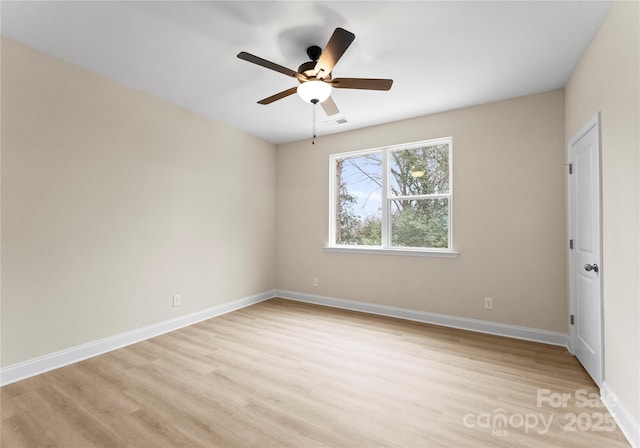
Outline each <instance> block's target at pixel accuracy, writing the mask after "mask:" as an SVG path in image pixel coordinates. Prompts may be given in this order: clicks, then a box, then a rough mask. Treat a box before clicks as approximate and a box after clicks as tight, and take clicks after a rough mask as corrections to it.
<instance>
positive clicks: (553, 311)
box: [276, 90, 568, 332]
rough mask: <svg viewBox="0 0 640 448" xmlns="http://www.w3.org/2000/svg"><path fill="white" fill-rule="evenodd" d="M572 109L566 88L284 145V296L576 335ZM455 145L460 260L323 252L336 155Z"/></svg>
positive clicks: (280, 227) (280, 183) (280, 224)
mask: <svg viewBox="0 0 640 448" xmlns="http://www.w3.org/2000/svg"><path fill="white" fill-rule="evenodd" d="M563 100H564V92H563V91H562V90H556V91H552V92H548V93H543V94H539V95H531V96H526V97H522V98H516V99H512V100H508V101H502V102H498V103H493V104H487V105H482V106H478V107H471V108H466V109H460V110H455V111H451V112H447V113H441V114H437V115H430V116H425V117H421V118H416V119H411V120H406V121H401V122H397V123H392V124H388V125H383V126H377V127H374V128H369V129H362V130H356V131H352V132H347V133H342V134H336V135H330V136H325V137H321V138H318V139H317V140H316V144H315V145H311V143H310V142H309V141H303V142H296V143H291V144H286V145H279V146H278V168H277V170H278V179H277V196H278V216H277V226H276V228H277V235H278V253H277V257H278V269H277V272H278V281H277V284H278V288H279V289H283V290H289V291H295V292H301V293H309V294H318V295H323V296H329V297H336V298H341V299H349V300H356V301H363V302H370V303H374V304H381V305H391V306H398V307H403V308H409V309H413V310H420V311H427V312H433V313H442V314H447V315H452V316H460V317H468V318H476V319H483V320H487V321H493V322H499V323H506V324H513V325H520V326H525V327H532V328H537V329H543V330H552V331H560V332H566V331H567V309H568V303H567V298H566V297H567V293H566V283H567V278H566V267H565V263H566V252H567V251H566V230H565V229H566V219H565V207H566V204H565V185H564V176H565V174H564V173H565V168H564V165H563V164H564V116H563V114H564V112H563V111H564V105H563ZM446 136H453V238H454V244H453V245H454V249H455V250H458V251H459V252H460V256H459V257H458V258H456V259H445V258H427V257H412V256H394V255H369V254H353V253H327V252H325V251H324V250H323V248H324V246H325V245H326V244H327V240H328V226H329V224H328V222H329V217H328V213H329V210H328V198H329V154H332V153H339V152H344V151H351V150H358V149H366V148H375V147H379V146H383V145H391V144H397V143H403V142H411V141H417V140H423V139H430V138H437V137H446ZM313 277H317V278H318V279H319V286H318V287H312V278H313ZM484 297H493V298H494V300H495V304H494V306H495V309H494V310H493V311H488V310H485V309H484V308H483V298H484Z"/></svg>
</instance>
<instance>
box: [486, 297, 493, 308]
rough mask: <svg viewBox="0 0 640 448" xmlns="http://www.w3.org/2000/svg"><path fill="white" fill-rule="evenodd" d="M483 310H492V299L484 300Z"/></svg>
mask: <svg viewBox="0 0 640 448" xmlns="http://www.w3.org/2000/svg"><path fill="white" fill-rule="evenodd" d="M484 309H485V310H492V309H493V299H492V298H491V297H485V298H484Z"/></svg>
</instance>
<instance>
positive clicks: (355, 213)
mask: <svg viewBox="0 0 640 448" xmlns="http://www.w3.org/2000/svg"><path fill="white" fill-rule="evenodd" d="M451 151H452V139H451V138H450V137H448V138H442V139H437V140H428V141H422V142H416V143H409V144H405V145H396V146H391V147H386V148H376V149H370V150H365V151H356V152H349V153H343V154H334V155H332V156H331V198H330V204H331V205H330V206H331V211H330V217H331V223H330V232H331V234H330V243H329V247H330V248H363V249H375V248H378V249H385V250H410V251H425V252H448V253H451Z"/></svg>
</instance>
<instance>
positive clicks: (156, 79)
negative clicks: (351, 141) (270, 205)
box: [0, 0, 612, 143]
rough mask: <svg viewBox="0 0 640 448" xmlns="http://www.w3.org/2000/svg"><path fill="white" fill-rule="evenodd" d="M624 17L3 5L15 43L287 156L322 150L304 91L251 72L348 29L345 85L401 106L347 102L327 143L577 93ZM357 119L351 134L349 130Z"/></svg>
mask: <svg viewBox="0 0 640 448" xmlns="http://www.w3.org/2000/svg"><path fill="white" fill-rule="evenodd" d="M611 5H612V3H611V2H609V1H607V2H598V1H566V2H565V1H532V2H528V1H508V2H487V1H470V2H457V1H439V2H436V1H433V2H432V1H421V2H420V1H410V2H398V1H374V2H365V1H351V2H346V1H329V2H303V1H299V2H290V1H288V2H271V1H258V2H242V1H232V2H222V1H215V2H186V1H158V2H149V1H145V2H89V1H73V2H57V1H46V2H35V1H18V2H13V1H6V0H4V1H2V3H1V11H0V12H1V15H2V22H1V23H2V29H1V30H2V35H3V36H6V37H9V38H11V39H14V40H16V41H18V42H21V43H23V44H25V45H27V46H30V47H32V48H35V49H38V50H41V51H43V52H45V53H49V54H51V55H53V56H56V57H59V58H61V59H64V60H67V61H70V62H72V63H74V64H77V65H79V66H82V67H85V68H87V69H89V70H91V71H94V72H97V73H100V74H102V75H105V76H107V77H109V78H112V79H115V80H117V81H120V82H122V83H124V84H127V85H129V86H132V87H134V88H136V89H139V90H142V91H145V92H148V93H149V94H151V95H154V96H156V97H159V98H162V99H164V100H166V101H168V102H171V103H174V104H177V105H179V106H182V107H185V108H187V109H190V110H192V111H195V112H198V113H200V114H203V115H206V116H209V117H211V118H213V119H215V120H218V121H221V122H223V123H226V124H228V125H230V126H233V127H235V128H238V129H241V130H243V131H245V132H248V133H250V134H253V135H256V136H259V137H261V138H264V139H265V140H268V141H271V142H274V143H284V142H290V141H295V140H301V139H305V138H309V137H310V136H311V130H312V107H313V106H311V105H309V104H305V103H304V102H303V101H302V100H301V99H299V98H298V97H297V95H294V96H290V97H288V98H285V99H282V100H280V101H277V102H275V103H273V104H271V105H268V106H262V105H258V104H256V101H258V100H260V99H262V98H265V97H267V96H270V95H272V94H274V93H277V92H279V91H281V90H285V89H287V88H289V87H293V86H295V85H296V82H297V81H296V80H295V79H293V78H290V77H287V76H285V75H282V74H280V73H277V72H274V71H270V70H267V69H265V68H262V67H259V66H256V65H253V64H250V63H248V62H246V61H241V60H240V59H237V58H236V54H237V53H238V52H240V51H242V50H244V51H247V52H249V53H252V54H255V55H257V56H260V57H262V58H265V59H268V60H271V61H273V62H276V63H278V64H280V65H284V66H286V67H289V68H291V69H294V70H297V68H298V65H300V64H301V63H302V62H305V61H306V60H307V59H308V58H307V56H306V52H305V51H306V48H307V47H308V46H310V45H313V44H315V45H318V46H320V47H324V45H325V44H326V42H327V40H328V39H329V37H330V36H331V34H332V32H333V30H334V29H335V28H336V27H338V26H340V27H343V28H345V29H347V30H349V31H351V32H353V33H355V35H356V40H355V41H354V43H353V44H352V45H351V47H350V48H349V49H348V50H347V52H346V53H345V55H344V57H343V58H342V59H341V60H340V61H339V63H338V64H337V65H336V67H335V69H334V72H333V75H334V77H370V78H392V79H393V80H394V84H393V87H392V89H391V91H389V92H377V91H373V92H372V91H364V90H345V89H340V90H334V93H333V98H334V100H335V102H336V104H337V105H338V107H339V108H340V114H339V115H337V116H334V117H332V119H331V120H330V119H329V118H328V117H326V116H325V115H324V113H323V112H322V109H321V108H318V135H323V134H328V133H333V132H341V131H345V130H350V129H356V128H360V127H364V126H370V125H375V124H380V123H386V122H390V121H397V120H401V119H405V118H410V117H415V116H420V115H425V114H430V113H434V112H440V111H445V110H451V109H456V108H460V107H466V106H470V105H475V104H482V103H487V102H491V101H497V100H501V99H506V98H512V97H517V96H522V95H527V94H531V93H537V92H543V91H547V90H551V89H556V88H560V87H563V86H564V85H565V84H566V82H567V81H568V78H569V76H570V75H571V72H572V71H573V69H574V67H575V65H576V63H577V62H578V61H579V59H580V57H581V56H582V54H583V53H584V51H585V49H586V48H587V46H588V44H589V42H590V41H591V39H592V38H593V36H594V35H595V33H596V31H597V29H598V27H599V26H600V24H601V23H602V21H603V20H604V18H605V16H606V14H607V13H608V11H609V9H610V7H611ZM342 117H344V118H346V120H347V121H348V123H347V124H341V125H338V124H336V123H335V119H336V118H342Z"/></svg>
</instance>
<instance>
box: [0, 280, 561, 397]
mask: <svg viewBox="0 0 640 448" xmlns="http://www.w3.org/2000/svg"><path fill="white" fill-rule="evenodd" d="M273 297H281V298H283V299H288V300H295V301H299V302H307V303H313V304H317V305H324V306H331V307H334V308H343V309H347V310H353V311H361V312H364V313H370V314H378V315H382V316H389V317H396V318H400V319H407V320H412V321H417V322H424V323H430V324H435V325H442V326H445V327H452V328H460V329H463V330H470V331H476V332H479V333H488V334H495V335H499V336H507V337H511V338H517V339H525V340H529V341H535V342H542V343H545V344H552V345H560V346H564V347H566V346H567V335H566V334H565V333H559V332H554V331H547V330H538V329H535V328H527V327H519V326H515V325H507V324H500V323H495V322H488V321H482V320H477V319H467V318H463V317H455V316H446V315H442V314H434V313H427V312H425V311H415V310H409V309H406V308H398V307H393V306H387V305H376V304H372V303H366V302H356V301H352V300H346V299H338V298H333V297H325V296H318V295H313V294H305V293H298V292H293V291H284V290H272V291H267V292H264V293H262V294H257V295H255V296H251V297H245V298H242V299H238V300H234V301H232V302H229V303H225V304H222V305H218V306H215V307H212V308H209V309H206V310H202V311H198V312H196V313H193V314H188V315H186V316H181V317H178V318H175V319H171V320H167V321H164V322H159V323H157V324H153V325H149V326H147V327H143V328H139V329H136V330H132V331H128V332H126V333H121V334H117V335H115V336H111V337H108V338H104V339H100V340H98V341H93V342H89V343H86V344H82V345H79V346H76V347H71V348H69V349H66V350H62V351H59V352H55V353H51V354H48V355H45V356H41V357H38V358H34V359H30V360H28V361H24V362H21V363H17V364H12V365H10V366H7V367H4V368H2V369H0V386H4V385H7V384H11V383H14V382H16V381H20V380H23V379H26V378H29V377H32V376H35V375H39V374H41V373H45V372H48V371H50V370H54V369H57V368H60V367H64V366H66V365H69V364H73V363H75V362H79V361H82V360H85V359H88V358H92V357H94V356H98V355H101V354H103V353H107V352H109V351H112V350H116V349H118V348H122V347H125V346H127V345H131V344H135V343H136V342H140V341H144V340H145V339H149V338H152V337H155V336H159V335H161V334H164V333H168V332H170V331H173V330H177V329H179V328H182V327H186V326H188V325H193V324H195V323H198V322H201V321H203V320H207V319H211V318H212V317H216V316H220V315H222V314H225V313H229V312H231V311H235V310H237V309H240V308H244V307H247V306H250V305H253V304H256V303H259V302H262V301H264V300H268V299H270V298H273Z"/></svg>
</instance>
